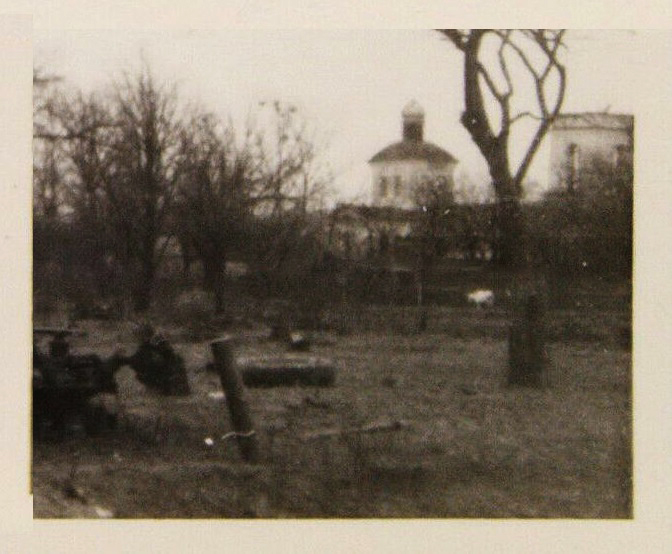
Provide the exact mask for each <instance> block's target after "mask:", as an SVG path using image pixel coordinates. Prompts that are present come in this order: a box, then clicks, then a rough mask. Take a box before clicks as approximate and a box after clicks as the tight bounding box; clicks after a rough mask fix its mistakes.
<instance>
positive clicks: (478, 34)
mask: <svg viewBox="0 0 672 554" xmlns="http://www.w3.org/2000/svg"><path fill="white" fill-rule="evenodd" d="M439 32H440V33H441V34H442V35H443V36H444V37H446V38H448V40H450V42H451V43H452V44H453V45H454V46H455V47H456V48H457V49H458V50H459V51H460V52H462V53H463V57H464V103H465V109H464V112H463V114H462V118H461V121H462V125H463V126H464V128H465V129H466V130H467V131H468V132H469V134H470V135H471V138H472V140H473V141H474V143H475V144H476V146H477V147H478V149H479V150H480V152H481V154H482V155H483V157H484V158H485V160H486V162H487V164H488V168H489V170H490V177H491V179H492V185H493V187H494V190H495V194H496V198H497V230H498V235H499V237H498V244H497V252H496V255H497V258H498V260H499V261H500V262H501V264H502V265H504V266H508V267H516V266H520V265H522V264H524V263H525V258H526V252H525V247H524V238H525V233H524V222H523V218H522V212H521V205H520V202H521V199H522V197H523V179H524V178H525V175H526V174H527V171H528V169H529V167H530V164H531V163H532V160H533V158H534V156H535V154H536V152H537V150H538V148H539V146H540V144H541V141H542V139H543V138H544V136H545V135H546V132H547V131H548V129H549V128H550V126H551V125H552V123H553V121H554V120H555V118H556V117H557V115H558V113H559V112H560V108H561V106H562V102H563V99H564V95H565V84H566V71H565V66H564V65H563V63H562V62H561V60H560V52H561V48H562V47H563V45H564V43H563V38H564V31H563V30H546V29H528V30H506V29H471V30H461V29H439ZM526 87H532V91H533V95H532V97H533V98H534V101H533V105H525V101H524V98H525V96H524V94H523V93H524V91H525V88H526ZM525 119H527V120H532V121H535V122H536V129H535V130H534V131H533V133H532V137H531V139H530V140H529V143H528V144H527V148H525V150H524V154H523V156H522V159H521V160H520V161H519V162H518V163H517V165H515V166H514V164H513V162H512V156H511V150H510V139H511V136H512V130H513V128H514V126H515V125H516V123H518V122H521V121H523V120H525Z"/></svg>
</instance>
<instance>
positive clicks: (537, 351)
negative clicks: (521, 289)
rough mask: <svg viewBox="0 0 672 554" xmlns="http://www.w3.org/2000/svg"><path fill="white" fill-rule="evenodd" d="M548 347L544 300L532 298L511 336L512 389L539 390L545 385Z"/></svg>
mask: <svg viewBox="0 0 672 554" xmlns="http://www.w3.org/2000/svg"><path fill="white" fill-rule="evenodd" d="M545 369H546V347H545V333H544V313H543V306H542V302H541V299H540V298H539V296H538V295H537V294H531V295H529V296H528V297H527V298H526V299H525V303H524V307H523V313H522V316H521V318H520V319H519V321H517V322H516V323H514V325H513V326H512V327H511V329H510V334H509V379H508V381H509V385H522V386H527V387H539V386H541V385H542V384H543V381H544V371H545Z"/></svg>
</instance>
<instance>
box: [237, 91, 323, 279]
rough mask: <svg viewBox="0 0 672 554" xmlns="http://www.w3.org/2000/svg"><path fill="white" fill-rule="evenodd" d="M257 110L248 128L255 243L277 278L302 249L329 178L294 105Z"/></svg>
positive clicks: (278, 104) (264, 104)
mask: <svg viewBox="0 0 672 554" xmlns="http://www.w3.org/2000/svg"><path fill="white" fill-rule="evenodd" d="M260 108H261V109H260V111H259V113H258V114H257V115H256V119H257V121H256V123H253V124H251V127H250V128H251V129H253V130H251V131H249V132H248V134H249V144H250V156H251V159H252V163H253V166H252V186H253V190H252V196H253V198H254V203H255V208H254V211H255V214H256V216H257V227H256V231H257V235H258V236H257V237H256V240H254V243H255V245H256V256H257V259H258V261H259V263H260V265H261V266H263V267H264V269H265V272H266V273H268V274H269V275H276V276H277V275H279V274H280V273H281V272H282V271H283V268H285V266H287V265H288V264H289V263H290V262H291V261H292V257H293V255H295V254H296V253H297V252H301V250H302V243H303V240H302V238H305V233H306V229H307V225H308V223H309V221H310V219H311V218H312V216H311V212H313V213H314V212H315V210H316V209H317V208H320V207H321V203H322V201H323V199H324V196H325V194H326V189H327V186H328V182H329V180H330V176H329V174H328V171H327V170H326V168H325V166H324V165H323V164H322V163H321V161H320V158H319V155H318V154H319V149H320V145H319V141H318V140H317V139H316V136H315V133H314V132H313V130H312V129H311V128H310V126H309V125H308V123H307V122H306V120H305V118H303V117H302V116H301V114H300V113H299V110H298V108H297V107H296V106H294V105H292V104H285V103H282V102H279V101H274V102H262V103H261V105H260ZM253 238H254V237H253ZM304 254H305V251H304Z"/></svg>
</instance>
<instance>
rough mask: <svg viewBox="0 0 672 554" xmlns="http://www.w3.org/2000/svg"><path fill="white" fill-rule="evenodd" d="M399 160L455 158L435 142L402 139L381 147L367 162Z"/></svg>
mask: <svg viewBox="0 0 672 554" xmlns="http://www.w3.org/2000/svg"><path fill="white" fill-rule="evenodd" d="M400 160H425V161H428V162H430V163H451V162H457V159H456V158H454V157H453V156H452V155H451V154H449V153H448V152H446V151H445V150H444V149H443V148H441V147H439V146H437V145H436V144H432V143H431V142H425V141H418V140H403V141H400V142H395V143H394V144H390V145H389V146H387V147H386V148H383V149H382V150H381V151H380V152H378V153H377V154H376V155H375V156H373V158H371V159H370V160H369V163H376V162H394V161H400Z"/></svg>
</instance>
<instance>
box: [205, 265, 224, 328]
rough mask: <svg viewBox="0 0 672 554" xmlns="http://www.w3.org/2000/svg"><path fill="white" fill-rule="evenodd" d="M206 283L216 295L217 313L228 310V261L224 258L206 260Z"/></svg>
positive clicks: (220, 313)
mask: <svg viewBox="0 0 672 554" xmlns="http://www.w3.org/2000/svg"><path fill="white" fill-rule="evenodd" d="M203 268H204V273H205V281H206V283H205V285H206V287H207V288H208V289H209V290H210V291H211V292H212V294H213V295H214V302H215V314H217V315H222V314H223V313H224V312H225V311H226V298H225V293H226V262H225V261H224V260H219V259H218V260H208V261H207V262H206V261H205V260H204V263H203Z"/></svg>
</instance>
